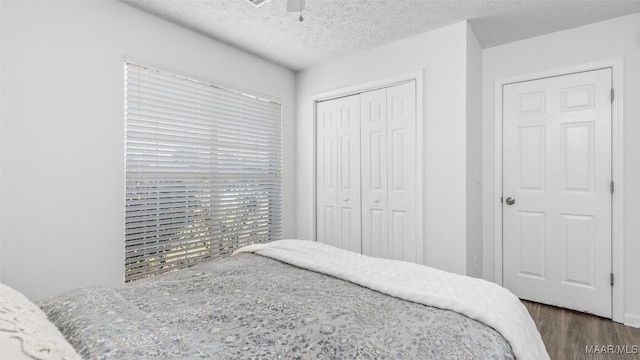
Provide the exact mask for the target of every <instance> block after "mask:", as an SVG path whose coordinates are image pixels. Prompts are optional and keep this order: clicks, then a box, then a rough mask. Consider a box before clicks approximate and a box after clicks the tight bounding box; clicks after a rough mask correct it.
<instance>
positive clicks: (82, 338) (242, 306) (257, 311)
mask: <svg viewBox="0 0 640 360" xmlns="http://www.w3.org/2000/svg"><path fill="white" fill-rule="evenodd" d="M39 305H40V306H41V308H42V309H43V310H44V312H45V313H46V314H47V315H48V317H49V319H50V320H51V321H52V322H53V323H54V324H56V326H58V328H60V330H61V331H62V333H63V334H64V336H65V337H66V338H67V339H68V340H69V342H70V343H71V344H72V345H73V346H74V347H75V348H76V350H77V351H78V352H79V353H80V355H82V356H83V357H84V358H85V359H353V358H357V359H513V358H514V357H513V353H512V351H511V348H510V346H509V344H508V343H507V341H506V340H505V339H504V338H503V337H502V336H501V335H500V334H499V333H498V332H497V331H495V330H494V329H492V328H491V327H489V326H486V325H484V324H482V323H480V322H478V321H476V320H473V319H470V318H468V317H466V316H464V315H460V314H458V313H456V312H453V311H449V310H442V309H439V308H435V307H430V306H425V305H421V304H417V303H414V302H410V301H405V300H401V299H398V298H395V297H392V296H389V295H385V294H382V293H379V292H376V291H372V290H370V289H367V288H364V287H361V286H359V285H356V284H353V283H350V282H347V281H344V280H340V279H337V278H334V277H332V276H328V275H325V274H321V273H317V272H313V271H309V270H304V269H301V268H298V267H295V266H291V265H288V264H285V263H282V262H280V261H277V260H273V259H270V258H266V257H263V256H259V255H255V254H249V253H245V254H238V255H235V256H232V257H229V258H226V259H223V260H217V261H213V262H209V263H204V264H200V265H196V266H193V267H191V268H188V269H184V270H180V271H175V272H172V273H167V274H164V275H159V276H154V277H150V278H147V279H143V280H139V281H135V282H132V283H128V284H126V285H125V286H124V287H122V288H120V289H110V288H84V289H78V290H72V291H69V292H66V293H64V294H62V295H59V296H56V297H52V298H49V299H45V300H44V301H41V302H40V303H39Z"/></svg>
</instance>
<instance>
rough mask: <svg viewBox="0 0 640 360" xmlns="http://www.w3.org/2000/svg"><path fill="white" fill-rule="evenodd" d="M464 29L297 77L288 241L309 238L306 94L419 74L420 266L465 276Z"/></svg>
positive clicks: (310, 151)
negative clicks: (292, 227)
mask: <svg viewBox="0 0 640 360" xmlns="http://www.w3.org/2000/svg"><path fill="white" fill-rule="evenodd" d="M467 31H468V30H467V24H466V22H461V23H457V24H454V25H450V26H447V27H444V28H441V29H438V30H434V31H430V32H427V33H423V34H420V35H417V36H414V37H411V38H407V39H403V40H399V41H396V42H393V43H391V44H387V45H384V46H381V47H378V48H375V49H371V50H367V51H363V52H359V53H356V54H354V55H351V56H347V57H345V58H342V59H338V60H335V61H332V62H329V63H326V64H322V65H319V66H316V67H313V68H311V69H308V70H305V71H302V72H300V73H298V77H297V86H298V97H297V104H298V107H297V113H298V119H297V137H298V142H297V144H298V147H297V149H296V151H297V152H298V157H297V163H296V164H297V180H298V189H297V190H298V191H297V205H296V211H297V216H296V237H299V238H303V239H314V238H315V234H314V232H315V228H314V221H315V219H314V197H315V188H314V186H315V185H314V176H315V175H314V161H315V160H314V158H315V154H314V117H313V111H314V110H313V101H312V99H311V98H312V96H313V95H314V94H319V93H323V92H326V91H331V90H336V89H340V88H344V87H347V86H352V85H358V84H363V83H366V82H370V81H375V80H379V79H383V78H387V77H392V76H395V75H399V74H405V73H409V72H414V71H417V70H420V69H423V70H424V79H423V80H424V89H423V91H424V92H423V95H424V106H423V115H424V118H423V119H418V121H423V123H424V134H421V136H423V138H424V174H423V176H424V180H425V181H424V189H423V193H424V199H423V202H424V219H421V220H420V219H419V221H422V223H423V225H424V241H425V243H424V249H425V259H426V264H428V265H431V266H434V267H438V268H441V269H445V270H449V271H453V272H457V273H462V274H464V273H466V230H465V229H466V204H467V199H466V193H465V189H466V185H467V177H466V176H467V174H466V172H467V169H466V157H467V150H466V149H467V148H466V146H467V143H466V125H467V112H466V106H467V102H466V94H467V91H466V86H467V77H466V72H467V64H466V60H467V57H466V52H467ZM477 136H478V137H479V135H477Z"/></svg>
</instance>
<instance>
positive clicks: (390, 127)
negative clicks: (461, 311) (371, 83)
mask: <svg viewBox="0 0 640 360" xmlns="http://www.w3.org/2000/svg"><path fill="white" fill-rule="evenodd" d="M415 94H416V92H415V83H414V82H410V83H405V84H401V85H396V86H393V87H389V88H387V133H386V134H387V143H388V144H389V146H388V157H387V168H388V169H389V174H388V179H389V184H388V188H387V190H388V192H387V199H388V216H389V220H388V221H389V224H390V229H389V230H390V231H389V241H390V243H391V244H392V246H391V249H390V251H391V254H390V257H392V258H393V259H397V260H405V261H411V262H417V260H418V258H417V253H418V251H417V250H418V248H417V241H418V239H416V231H415V230H416V219H415V215H416V176H417V174H416V151H417V148H416V135H417V134H416V95H415Z"/></svg>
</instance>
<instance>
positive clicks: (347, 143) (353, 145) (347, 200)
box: [337, 95, 362, 252]
mask: <svg viewBox="0 0 640 360" xmlns="http://www.w3.org/2000/svg"><path fill="white" fill-rule="evenodd" d="M337 113H338V194H337V195H338V197H337V206H338V211H339V214H340V216H339V218H338V229H339V239H338V247H340V248H343V249H347V250H351V251H355V252H361V242H362V240H361V239H362V238H361V210H360V203H361V201H360V95H353V96H349V97H345V98H341V99H338V110H337Z"/></svg>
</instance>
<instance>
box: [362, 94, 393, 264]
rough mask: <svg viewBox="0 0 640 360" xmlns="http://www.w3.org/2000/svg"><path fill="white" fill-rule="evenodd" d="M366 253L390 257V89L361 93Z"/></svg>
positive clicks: (363, 214) (363, 244)
mask: <svg viewBox="0 0 640 360" xmlns="http://www.w3.org/2000/svg"><path fill="white" fill-rule="evenodd" d="M360 104H361V116H362V122H361V134H362V135H361V139H362V156H361V159H362V165H361V169H362V253H363V254H365V255H369V256H374V257H385V258H389V257H390V256H389V248H390V246H389V237H388V236H387V232H388V221H387V218H388V217H389V214H388V211H387V90H386V89H380V90H375V91H369V92H366V93H362V94H361V95H360Z"/></svg>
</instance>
